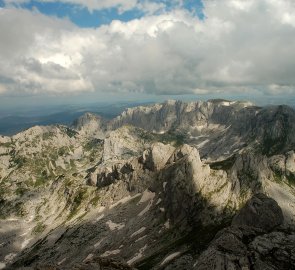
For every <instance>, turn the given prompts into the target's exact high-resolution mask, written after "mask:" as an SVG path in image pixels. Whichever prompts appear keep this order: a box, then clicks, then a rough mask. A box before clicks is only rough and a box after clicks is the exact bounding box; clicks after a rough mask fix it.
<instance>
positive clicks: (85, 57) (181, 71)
mask: <svg viewBox="0 0 295 270" xmlns="http://www.w3.org/2000/svg"><path fill="white" fill-rule="evenodd" d="M73 1H74V0H73ZM73 1H71V2H73ZM98 2H99V3H100V5H102V6H103V5H111V4H112V5H114V4H116V3H118V2H119V1H93V5H94V3H96V4H97V3H98ZM87 3H92V2H91V1H89V2H87ZM120 3H121V4H122V3H123V1H120ZM124 3H125V7H124V8H128V5H129V7H131V6H132V5H134V1H126V2H124ZM151 3H152V2H146V7H145V8H146V10H150V11H149V15H146V16H144V17H143V18H141V19H135V20H131V21H129V22H122V21H113V22H112V23H110V24H109V25H104V26H101V27H99V28H97V29H81V28H78V27H77V26H75V25H73V24H72V23H71V22H70V21H68V20H62V19H57V18H53V17H47V16H45V15H42V14H40V13H38V12H30V11H25V10H22V9H7V8H5V9H2V10H0V35H1V43H0V51H1V53H0V85H1V88H0V89H2V90H0V94H1V93H2V94H5V95H7V94H19V93H27V94H32V93H33V94H36V93H55V94H56V93H75V92H81V91H97V92H102V93H104V92H114V93H119V92H127V93H128V92H139V93H151V94H183V93H198V94H207V93H220V92H226V93H228V94H229V93H243V92H245V91H247V93H252V94H253V95H257V94H259V93H262V94H271V95H282V94H284V93H285V94H289V95H291V94H293V93H294V89H295V76H294V70H295V62H294V60H293V59H295V15H293V14H295V6H294V4H293V2H292V1H291V0H285V1H280V0H261V1H254V0H248V1H242V0H224V1H222V0H218V1H214V0H210V1H209V0H208V1H204V15H205V19H204V20H200V19H199V18H197V17H195V16H193V15H192V14H191V13H190V12H188V11H186V10H183V9H181V8H180V6H181V3H180V2H179V8H175V9H174V10H172V11H169V12H162V13H160V14H158V15H155V13H154V11H155V10H157V9H159V8H161V6H158V5H155V6H153V5H152V4H151ZM150 4H151V5H150ZM89 5H90V4H89ZM122 6H123V5H122ZM147 13H148V12H147ZM152 14H154V15H152ZM8 26H9V27H8ZM3 89H5V91H4V90H3Z"/></svg>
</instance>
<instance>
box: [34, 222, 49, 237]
mask: <svg viewBox="0 0 295 270" xmlns="http://www.w3.org/2000/svg"><path fill="white" fill-rule="evenodd" d="M45 228H46V225H45V224H44V223H43V222H41V221H40V222H38V223H37V225H36V226H35V227H34V228H33V231H32V233H33V234H39V233H42V232H43V231H44V230H45Z"/></svg>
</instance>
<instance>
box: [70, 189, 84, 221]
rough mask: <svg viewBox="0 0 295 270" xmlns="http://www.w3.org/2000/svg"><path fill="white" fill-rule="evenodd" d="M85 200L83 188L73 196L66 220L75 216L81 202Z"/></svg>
mask: <svg viewBox="0 0 295 270" xmlns="http://www.w3.org/2000/svg"><path fill="white" fill-rule="evenodd" d="M86 198H87V188H86V187H83V188H81V189H79V190H78V192H77V193H76V194H75V197H74V199H73V204H72V208H71V212H70V214H69V216H68V220H70V219H72V218H73V217H74V216H75V215H77V213H78V211H79V208H80V206H81V204H82V202H83V201H84V200H85V199H86Z"/></svg>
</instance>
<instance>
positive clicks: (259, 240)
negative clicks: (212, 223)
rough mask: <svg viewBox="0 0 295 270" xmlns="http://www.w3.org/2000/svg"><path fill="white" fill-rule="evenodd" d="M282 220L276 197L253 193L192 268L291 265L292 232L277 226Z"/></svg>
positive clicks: (294, 258)
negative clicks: (279, 228)
mask: <svg viewBox="0 0 295 270" xmlns="http://www.w3.org/2000/svg"><path fill="white" fill-rule="evenodd" d="M282 223H283V214H282V210H281V209H280V207H279V206H278V204H277V203H276V201H274V200H273V199H271V198H268V197H267V196H266V195H264V194H256V195H255V196H253V198H251V200H249V201H248V202H247V204H246V205H245V206H244V207H243V208H242V209H241V211H240V212H239V213H238V214H237V215H236V217H235V218H234V219H233V221H232V225H231V226H230V227H228V228H226V229H223V230H221V231H220V232H219V233H218V234H217V235H216V237H215V239H214V240H213V241H212V243H211V244H210V246H209V248H208V249H207V250H206V251H204V252H203V253H202V254H201V256H200V257H199V259H198V262H197V264H196V265H195V268H194V269H198V270H211V269H212V270H213V269H215V270H219V269H220V270H221V269H232V270H245V269H253V270H265V269H269V270H271V269H272V270H275V269H277V270H283V269H286V270H287V269H294V267H295V256H294V249H295V242H294V240H295V234H294V233H288V232H284V231H278V230H276V229H277V228H278V226H280V225H281V224H282ZM270 231H272V232H270Z"/></svg>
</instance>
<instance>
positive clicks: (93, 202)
mask: <svg viewBox="0 0 295 270" xmlns="http://www.w3.org/2000/svg"><path fill="white" fill-rule="evenodd" d="M99 201H100V196H99V195H96V196H95V197H93V198H92V199H91V200H90V202H89V204H91V205H92V206H94V207H96V206H97V205H98V203H99Z"/></svg>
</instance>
